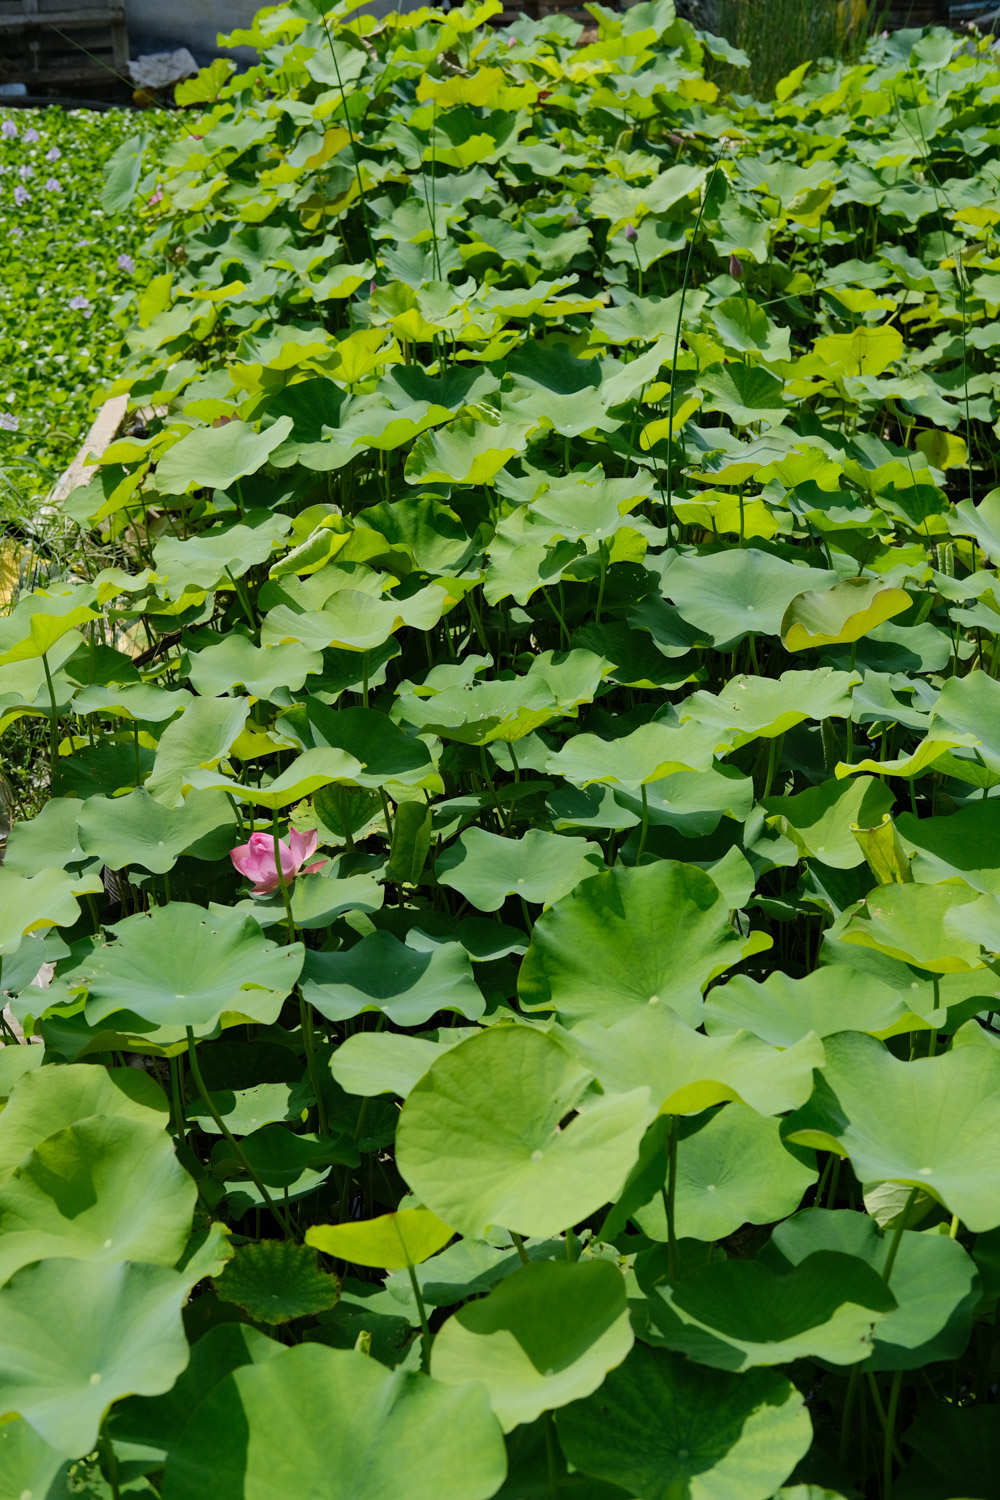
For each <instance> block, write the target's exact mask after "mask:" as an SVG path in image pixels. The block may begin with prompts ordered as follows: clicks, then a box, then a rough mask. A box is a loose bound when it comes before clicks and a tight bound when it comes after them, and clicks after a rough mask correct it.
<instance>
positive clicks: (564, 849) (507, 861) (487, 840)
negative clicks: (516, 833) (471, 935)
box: [434, 828, 603, 911]
mask: <svg viewBox="0 0 1000 1500" xmlns="http://www.w3.org/2000/svg"><path fill="white" fill-rule="evenodd" d="M602 866H603V858H602V856H601V851H600V850H599V849H598V848H597V846H596V844H586V843H584V842H583V840H582V839H577V838H570V837H560V835H559V834H556V833H543V832H542V830H541V829H539V828H529V830H528V832H527V833H525V834H524V835H523V836H522V837H521V838H519V839H509V838H501V837H500V836H499V834H495V833H489V832H487V830H486V829H484V828H469V829H467V830H466V831H465V833H463V834H462V835H461V837H460V838H458V839H457V840H456V841H455V843H454V844H452V845H451V846H450V848H448V849H446V850H445V852H444V853H443V854H442V855H441V857H440V858H439V859H438V861H437V864H436V865H435V867H434V873H435V874H436V875H437V878H438V881H439V882H440V884H441V885H448V886H451V887H452V888H453V889H454V890H456V891H458V892H459V893H460V894H461V895H463V896H464V897H465V899H466V900H467V901H468V902H470V903H471V904H472V905H473V906H475V907H476V908H478V910H479V911H499V909H500V907H501V906H502V905H503V903H504V901H505V900H506V899H507V897H508V896H513V895H517V896H521V897H523V899H524V900H525V901H531V902H534V903H536V904H537V905H539V906H551V905H552V904H553V902H555V901H558V900H559V899H560V897H562V896H566V895H568V894H569V892H570V891H571V890H573V888H574V886H577V885H579V883H580V881H581V880H585V879H586V878H587V877H588V876H589V875H593V874H594V871H595V868H596V869H598V870H599V869H601V868H602Z"/></svg>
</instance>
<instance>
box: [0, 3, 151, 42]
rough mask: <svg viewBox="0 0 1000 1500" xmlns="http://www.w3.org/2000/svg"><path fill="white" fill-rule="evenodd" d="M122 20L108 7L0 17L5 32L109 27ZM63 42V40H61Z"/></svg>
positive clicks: (0, 26) (116, 12) (0, 23)
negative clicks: (50, 27)
mask: <svg viewBox="0 0 1000 1500" xmlns="http://www.w3.org/2000/svg"><path fill="white" fill-rule="evenodd" d="M120 19H121V14H120V12H118V11H112V10H111V9H110V8H109V7H108V6H96V5H92V6H89V7H88V9H87V10H69V11H52V12H50V13H48V14H46V15H44V16H43V15H31V16H26V15H19V16H7V15H2V16H0V28H3V30H5V31H29V30H30V31H42V32H44V31H45V30H46V29H47V28H48V27H49V26H61V27H63V28H64V29H67V30H74V29H75V28H77V27H80V28H82V27H84V26H101V27H104V26H107V27H109V28H110V27H111V26H112V24H113V23H114V22H116V21H119V20H120ZM60 40H61V38H60Z"/></svg>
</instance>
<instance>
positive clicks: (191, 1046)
mask: <svg viewBox="0 0 1000 1500" xmlns="http://www.w3.org/2000/svg"><path fill="white" fill-rule="evenodd" d="M185 1031H186V1033H187V1048H188V1059H189V1061H190V1064H191V1077H192V1078H193V1079H194V1086H195V1088H196V1089H197V1090H198V1097H199V1099H200V1100H201V1102H202V1104H204V1106H205V1108H206V1109H207V1110H208V1112H209V1114H210V1115H211V1117H212V1119H213V1120H214V1121H215V1128H216V1130H218V1132H219V1134H220V1135H222V1136H224V1137H225V1139H226V1141H227V1143H228V1145H229V1148H230V1150H231V1151H232V1153H233V1155H234V1156H235V1157H236V1160H237V1161H238V1162H239V1164H240V1166H241V1167H242V1168H243V1170H244V1172H246V1174H247V1176H248V1177H249V1179H250V1181H251V1182H252V1183H253V1185H254V1187H255V1188H256V1189H257V1191H258V1193H259V1194H260V1196H261V1198H262V1199H263V1200H264V1202H265V1203H266V1204H267V1206H268V1208H269V1210H270V1211H271V1213H272V1214H273V1215H274V1218H275V1220H276V1221H277V1223H279V1224H280V1225H281V1228H282V1232H283V1233H284V1235H285V1237H286V1238H287V1239H291V1238H292V1237H293V1236H292V1230H291V1225H290V1224H289V1222H288V1220H287V1219H286V1218H285V1216H284V1214H283V1213H282V1212H281V1210H280V1208H279V1207H278V1205H277V1204H276V1203H275V1201H274V1199H273V1198H272V1197H271V1194H270V1193H269V1192H268V1190H267V1188H266V1187H265V1186H264V1184H263V1183H262V1182H261V1180H260V1178H259V1177H258V1176H257V1173H256V1172H255V1171H254V1169H253V1167H252V1166H251V1165H250V1162H249V1160H248V1158H247V1155H246V1152H245V1151H244V1150H243V1147H242V1146H241V1145H240V1143H239V1141H238V1140H237V1139H236V1137H235V1136H234V1135H233V1132H232V1131H231V1130H230V1128H229V1126H228V1125H227V1124H226V1122H225V1120H224V1119H223V1118H222V1116H221V1115H220V1114H219V1111H218V1110H217V1109H216V1107H215V1104H214V1102H213V1099H212V1096H211V1094H210V1093H209V1092H208V1089H207V1088H206V1087H205V1080H204V1078H203V1077H202V1074H201V1065H200V1063H199V1062H198V1050H197V1047H196V1046H195V1040H194V1032H193V1031H192V1030H191V1027H190V1026H187V1027H185Z"/></svg>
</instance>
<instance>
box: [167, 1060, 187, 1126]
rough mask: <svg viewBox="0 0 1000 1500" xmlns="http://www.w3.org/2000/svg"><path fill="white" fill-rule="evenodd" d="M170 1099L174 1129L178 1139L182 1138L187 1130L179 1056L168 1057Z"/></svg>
mask: <svg viewBox="0 0 1000 1500" xmlns="http://www.w3.org/2000/svg"><path fill="white" fill-rule="evenodd" d="M170 1099H171V1103H172V1106H173V1113H174V1130H175V1132H176V1134H177V1139H178V1140H183V1138H184V1135H185V1132H186V1131H187V1120H186V1119H185V1116H184V1090H183V1087H182V1084H181V1060H180V1058H179V1057H171V1058H170Z"/></svg>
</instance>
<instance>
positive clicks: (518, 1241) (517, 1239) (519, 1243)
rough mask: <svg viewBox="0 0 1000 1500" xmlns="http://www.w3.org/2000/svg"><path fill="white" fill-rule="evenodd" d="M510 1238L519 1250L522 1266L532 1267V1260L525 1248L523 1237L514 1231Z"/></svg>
mask: <svg viewBox="0 0 1000 1500" xmlns="http://www.w3.org/2000/svg"><path fill="white" fill-rule="evenodd" d="M510 1237H511V1239H512V1240H513V1241H514V1244H515V1246H516V1248H517V1253H518V1255H519V1256H520V1259H521V1264H522V1266H530V1264H531V1260H530V1258H529V1256H528V1252H527V1250H525V1248H524V1239H523V1237H522V1236H521V1235H519V1234H515V1233H514V1231H513V1229H512V1230H511V1231H510Z"/></svg>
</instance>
